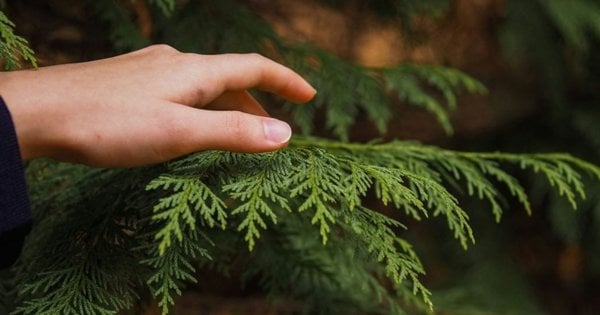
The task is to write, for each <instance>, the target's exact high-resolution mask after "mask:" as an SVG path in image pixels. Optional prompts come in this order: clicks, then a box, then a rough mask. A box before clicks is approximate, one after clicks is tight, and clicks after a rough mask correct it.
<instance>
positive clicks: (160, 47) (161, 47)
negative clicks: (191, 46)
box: [147, 44, 179, 53]
mask: <svg viewBox="0 0 600 315" xmlns="http://www.w3.org/2000/svg"><path fill="white" fill-rule="evenodd" d="M147 49H148V51H150V52H155V53H176V52H179V51H178V50H177V49H175V48H173V47H172V46H170V45H167V44H156V45H152V46H149V47H148V48H147Z"/></svg>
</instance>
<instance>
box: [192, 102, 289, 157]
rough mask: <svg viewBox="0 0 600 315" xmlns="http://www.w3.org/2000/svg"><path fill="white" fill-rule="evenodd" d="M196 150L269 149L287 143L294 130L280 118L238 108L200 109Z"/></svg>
mask: <svg viewBox="0 0 600 315" xmlns="http://www.w3.org/2000/svg"><path fill="white" fill-rule="evenodd" d="M196 113H197V114H199V116H197V118H198V121H199V122H200V124H199V125H197V128H194V132H193V134H194V135H193V138H194V143H196V144H197V147H196V148H194V149H195V150H196V151H201V150H207V149H216V150H224V151H234V152H249V153H251V152H267V151H273V150H276V149H279V148H282V147H285V146H287V143H288V141H289V140H290V137H291V136H292V129H291V128H290V126H289V125H288V124H287V123H285V122H283V121H280V120H277V119H274V118H270V117H261V116H256V115H251V114H247V113H243V112H238V111H210V110H196Z"/></svg>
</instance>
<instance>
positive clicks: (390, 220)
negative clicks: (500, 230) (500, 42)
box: [15, 138, 600, 314]
mask: <svg viewBox="0 0 600 315" xmlns="http://www.w3.org/2000/svg"><path fill="white" fill-rule="evenodd" d="M42 162H43V161H42ZM499 163H509V164H514V165H516V166H518V167H520V168H523V169H526V170H531V171H533V172H538V173H540V174H541V175H543V177H544V178H546V181H547V182H548V183H549V184H550V185H553V186H554V187H555V188H556V190H557V191H558V192H559V194H561V195H563V196H564V197H565V200H567V201H576V200H577V199H576V198H578V197H580V198H583V197H585V194H584V191H583V190H582V182H581V175H580V172H581V171H584V172H586V173H590V174H592V175H593V176H594V177H596V178H598V179H600V170H599V169H598V168H596V167H594V166H592V165H591V164H588V163H586V162H583V161H581V160H578V159H575V158H573V157H571V156H569V155H563V154H533V155H515V154H506V153H472V152H471V153H463V152H457V151H450V150H444V149H440V148H436V147H431V146H425V145H421V144H418V143H414V142H400V141H395V142H391V143H385V144H351V143H341V142H335V141H330V140H324V139H317V138H295V139H294V140H293V141H292V144H291V146H290V147H289V148H287V149H283V150H280V151H277V152H273V153H264V154H238V153H228V152H217V151H209V152H202V153H197V154H193V155H190V156H188V157H185V158H183V159H181V160H178V161H176V162H173V163H170V164H169V165H168V166H167V167H166V168H163V167H155V168H152V169H140V170H117V171H110V170H105V171H103V170H89V171H87V172H84V173H81V172H80V171H77V172H73V173H72V174H74V175H75V176H74V177H71V178H69V177H68V176H67V177H65V176H64V175H60V176H59V177H60V178H62V180H61V182H62V184H61V185H60V187H61V191H60V193H57V194H47V195H37V197H36V198H38V200H37V201H38V202H36V203H35V204H36V205H37V209H36V213H38V215H40V214H43V216H42V217H40V220H39V222H38V224H37V225H36V227H35V229H34V231H33V232H32V233H33V234H32V235H33V236H32V238H30V239H29V240H28V242H27V245H26V247H25V253H24V256H23V257H22V261H21V262H20V263H19V264H18V265H17V266H16V267H15V276H16V277H17V278H16V279H18V283H19V285H18V288H19V297H20V298H19V299H20V302H19V305H20V306H18V308H17V310H18V312H20V313H23V314H37V313H43V312H48V313H53V312H59V313H67V314H70V313H78V312H79V313H81V312H83V313H89V314H114V313H115V312H116V311H117V310H120V309H126V308H130V307H132V306H133V303H134V302H135V301H136V299H138V296H139V294H140V293H139V292H143V291H145V290H146V289H145V288H147V289H149V291H150V292H151V293H152V294H153V295H154V296H155V297H156V298H157V299H158V300H159V304H160V306H161V307H162V309H163V313H165V314H166V313H168V310H169V307H170V306H171V305H172V304H173V301H174V300H173V297H174V296H175V295H179V294H181V292H182V291H181V290H182V289H181V288H182V286H183V285H184V284H185V283H194V282H195V281H196V278H195V276H194V274H195V271H196V270H197V267H196V266H197V263H198V262H202V261H206V260H207V259H210V258H211V257H212V259H214V261H215V263H223V264H225V265H227V264H228V261H230V259H231V258H227V257H228V256H227V255H225V256H223V255H222V254H220V252H219V251H220V250H221V248H223V249H227V248H239V245H240V243H239V240H242V241H244V242H245V243H246V244H247V246H248V247H249V249H250V250H252V252H247V254H246V255H248V254H250V253H253V255H251V257H261V258H260V259H259V258H252V259H250V260H248V259H247V258H246V259H245V260H244V261H245V263H246V264H249V266H248V270H249V271H248V275H247V277H249V278H252V277H256V276H259V277H267V278H264V279H263V284H264V288H265V289H266V290H269V291H268V292H271V294H275V295H279V296H286V295H287V296H291V297H303V298H306V299H307V301H311V300H312V301H314V302H315V304H314V305H313V304H311V303H309V304H307V307H308V308H309V309H312V308H314V309H315V310H319V312H320V311H324V309H323V308H318V307H317V305H320V304H319V303H317V300H319V301H322V300H320V299H321V298H323V299H325V298H330V297H332V294H333V292H332V290H334V289H335V288H338V289H339V290H341V291H340V292H348V291H347V290H349V287H348V286H355V285H356V284H354V281H358V279H362V280H361V281H366V282H365V284H364V285H363V289H362V290H364V294H366V295H367V296H370V298H371V299H372V301H384V300H385V301H396V298H394V297H393V294H394V292H393V291H390V290H388V289H384V288H382V287H381V285H380V284H378V280H377V278H373V275H375V274H378V273H381V274H382V275H385V277H387V278H388V279H389V281H390V282H391V283H395V284H397V285H398V288H405V287H406V285H407V284H409V286H410V287H411V289H410V290H408V291H402V292H404V293H402V294H407V293H408V292H411V294H415V295H419V296H420V297H421V300H420V303H422V304H424V305H431V302H430V291H429V290H428V289H427V288H426V287H425V286H424V285H423V283H422V282H421V280H420V277H421V276H422V275H423V274H424V273H425V269H424V267H423V265H422V263H421V262H420V259H419V257H418V255H417V253H416V251H415V250H414V249H413V246H412V245H411V243H410V242H408V241H407V240H406V239H405V238H403V237H402V231H403V230H405V229H407V228H409V224H408V223H407V222H410V220H413V219H414V220H425V219H428V220H431V219H434V218H436V217H439V216H441V217H443V218H444V219H445V221H446V224H447V226H448V228H449V229H450V231H451V232H452V234H453V235H454V236H455V237H456V238H457V240H458V241H459V242H460V243H461V244H462V245H463V246H467V245H468V243H469V242H471V241H473V240H474V235H473V232H472V230H471V227H470V225H469V222H468V216H467V213H466V210H465V209H464V208H463V206H461V205H460V204H461V203H460V201H459V200H460V198H459V195H458V194H459V193H460V191H462V189H459V190H450V189H448V188H446V187H453V186H452V185H451V184H449V183H450V182H452V183H454V184H455V185H457V187H459V186H462V187H465V190H464V191H465V192H466V194H467V195H469V196H472V197H474V198H478V199H485V200H488V202H489V203H490V205H491V208H492V211H493V212H494V214H495V216H496V218H497V219H499V215H500V213H501V211H500V209H499V208H500V207H501V206H500V204H501V203H500V201H499V200H500V198H501V192H500V191H499V189H498V187H497V186H498V185H497V184H495V183H492V182H493V181H497V182H498V183H501V184H504V185H505V186H507V191H508V192H509V193H510V194H512V195H514V196H516V198H517V200H518V201H520V202H522V203H523V205H524V207H525V208H528V198H527V196H526V195H525V193H524V188H523V187H522V186H521V185H520V184H519V182H518V181H517V180H516V179H515V178H513V177H512V176H510V175H508V174H507V173H506V172H505V171H504V170H503V169H501V168H500V165H499ZM42 164H43V165H44V166H39V167H36V165H32V166H31V167H30V168H29V170H30V171H31V172H32V173H30V174H31V175H32V176H35V177H37V181H38V182H39V181H42V182H43V181H46V180H47V181H48V183H52V182H55V181H56V177H55V176H54V175H55V174H65V167H66V168H69V166H65V165H62V164H56V165H54V164H47V162H45V163H44V162H43V163H42ZM71 168H73V170H77V169H78V168H80V167H71ZM41 170H43V171H41ZM55 172H56V173H55ZM142 174H145V176H144V175H142ZM141 178H146V179H145V181H147V183H148V185H147V187H146V189H150V190H145V189H143V186H141V185H143V180H140V179H141ZM152 178H154V179H152ZM109 183H119V184H118V185H114V184H112V185H113V187H111V188H110V189H106V188H104V189H97V187H109V186H110V185H109ZM42 186H44V185H42ZM81 191H87V193H83V194H82V193H80V192H81ZM107 196H110V198H107ZM369 196H373V197H375V198H376V199H377V200H379V202H375V203H374V202H373V200H370V197H369ZM57 199H58V200H60V202H56V200H57ZM92 200H94V203H90V202H91V201H92ZM99 200H101V202H99ZM385 204H387V205H389V206H393V207H394V208H396V209H398V210H399V212H397V213H395V214H392V215H391V217H388V216H387V215H383V214H381V213H380V212H379V211H377V210H376V209H377V208H379V207H381V206H383V205H385ZM574 205H575V204H574ZM90 213H93V214H94V215H90ZM58 227H60V228H58ZM290 229H291V230H293V231H295V232H293V233H292V232H291V230H290ZM265 233H266V234H265ZM273 233H275V234H273ZM288 233H289V234H288ZM223 235H231V237H229V238H223ZM234 235H237V236H234ZM311 235H312V236H311ZM273 237H275V239H279V238H283V240H282V241H283V242H284V243H286V244H288V245H287V246H291V247H288V249H289V250H290V251H291V252H285V248H283V249H281V250H282V251H284V252H281V251H275V253H273V252H271V253H270V254H269V255H270V256H266V257H263V255H264V252H265V251H269V250H270V251H273V249H272V248H277V246H271V245H269V244H270V243H271V242H273V241H274V240H273ZM315 237H318V238H315ZM209 239H215V240H216V241H213V242H214V244H215V246H216V247H215V248H214V250H213V246H212V245H210V244H212V242H211V241H208V243H206V242H204V243H205V245H202V243H203V242H200V240H209ZM259 239H260V240H261V241H259ZM263 239H264V240H263ZM309 239H312V240H313V241H311V242H309V243H306V242H307V240H309ZM318 239H321V242H318V241H317V240H318ZM73 240H76V241H73ZM324 241H327V244H326V245H323V244H322V242H324ZM263 242H264V244H263ZM302 244H304V245H302ZM309 244H311V245H310V246H309ZM342 244H343V245H342ZM207 245H208V246H207ZM298 246H300V247H301V248H298ZM303 246H309V248H308V249H307V248H305V247H303ZM265 247H266V248H271V249H266V248H265ZM317 248H318V249H317ZM340 251H341V252H340ZM213 252H214V253H213ZM319 252H322V254H317V253H319ZM284 254H285V255H284ZM287 254H289V255H287ZM243 255H244V254H239V253H238V254H234V256H243ZM277 255H284V256H281V258H279V259H286V260H289V257H290V255H291V256H293V255H307V256H306V257H304V258H302V259H300V260H299V261H298V262H294V263H293V264H292V263H291V262H290V263H289V264H286V265H282V266H280V267H279V269H278V270H280V271H281V272H283V271H284V270H285V272H291V270H289V269H288V268H292V269H295V268H300V270H304V271H296V272H297V273H296V274H297V276H295V277H300V278H289V279H288V280H286V281H292V282H290V283H293V281H296V280H298V279H304V277H308V278H306V279H304V280H298V281H300V282H302V283H304V284H303V285H304V289H302V290H301V289H300V288H291V287H290V286H288V285H283V284H282V285H281V286H278V285H275V284H273V281H275V280H274V279H279V278H280V277H284V275H285V273H276V272H275V271H273V270H272V264H274V263H277V261H279V259H274V258H273V256H277ZM312 255H317V256H312ZM319 255H324V256H323V257H321V258H317V257H319ZM57 257H58V258H57ZM311 257H313V258H311ZM325 257H328V258H325ZM344 257H345V258H344ZM354 258H357V259H358V260H354ZM240 259H242V258H240ZM271 259H273V260H271ZM315 259H316V260H315ZM323 259H325V261H322V260H323ZM337 259H342V261H348V260H350V261H353V263H352V264H350V265H348V266H347V268H356V265H355V264H356V263H358V265H359V266H362V267H361V268H364V270H363V271H361V272H365V273H362V274H360V275H357V276H356V277H358V278H350V279H342V278H344V277H345V276H344V277H342V274H339V273H338V272H337V270H336V269H335V268H333V267H327V266H334V265H335V264H336V263H337ZM327 261H329V262H327ZM321 263H323V265H321ZM340 263H341V262H340ZM348 263H350V262H349V261H348ZM311 264H312V265H311ZM342 264H343V263H342ZM269 266H271V267H269ZM352 266H354V267H352ZM306 268H308V269H306ZM331 268H333V269H331ZM345 268H346V267H345ZM351 270H353V269H351ZM369 270H370V271H369ZM269 272H272V274H268V273H269ZM304 272H308V274H307V275H303V273H304ZM353 272H355V271H350V270H349V273H353ZM309 274H313V275H314V277H312V278H311V277H309V276H308V275H309ZM273 277H277V278H273ZM340 277H341V278H340ZM117 279H118V280H117ZM267 279H271V280H268V281H267ZM294 279H296V280H294ZM327 279H329V280H327ZM322 281H325V282H322ZM77 288H82V289H81V290H78V289H77ZM308 288H313V290H312V291H311V290H308ZM317 289H318V290H323V291H322V292H321V291H315V290H317ZM338 293H339V292H338ZM321 294H323V296H321V297H320V295H321ZM340 294H341V293H340ZM309 295H310V297H308V296H309ZM345 298H347V299H350V300H354V301H356V305H354V306H353V307H355V309H362V310H368V309H370V308H372V307H375V308H381V307H383V306H374V305H373V304H368V303H366V302H365V301H362V300H361V299H358V298H356V297H352V294H350V293H348V295H347V296H346V297H345ZM404 298H406V297H404ZM315 299H317V300H315ZM329 303H334V302H333V301H329ZM390 303H391V302H390ZM310 305H313V306H310ZM392 305H395V306H392ZM334 306H335V303H334V304H330V305H328V306H326V307H325V306H323V307H325V309H329V307H334ZM406 307H407V306H406V305H404V304H398V302H394V303H392V304H390V305H388V307H384V308H383V309H381V311H382V312H384V313H390V312H392V311H393V309H396V310H397V311H398V312H400V311H401V310H403V309H404V310H406ZM315 312H316V311H315Z"/></svg>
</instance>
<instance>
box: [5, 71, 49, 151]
mask: <svg viewBox="0 0 600 315" xmlns="http://www.w3.org/2000/svg"><path fill="white" fill-rule="evenodd" d="M30 72H31V71H13V72H0V96H2V98H3V99H4V102H5V104H6V107H7V108H8V111H9V113H10V115H11V118H12V121H13V124H14V127H15V133H16V135H17V141H18V143H19V149H20V151H21V157H22V158H23V159H24V160H29V159H32V158H36V157H40V156H43V155H44V148H45V147H46V143H47V141H46V140H47V139H46V138H47V135H48V134H47V132H45V130H46V129H47V127H48V122H47V121H43V120H42V118H43V116H44V115H45V114H44V112H43V111H41V109H42V108H43V106H40V105H41V104H36V103H38V102H36V100H35V99H33V98H32V93H31V90H32V89H33V90H34V89H35V87H33V80H31V79H30V78H28V76H29V75H30ZM46 131H47V130H46Z"/></svg>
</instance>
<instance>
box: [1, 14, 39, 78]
mask: <svg viewBox="0 0 600 315" xmlns="http://www.w3.org/2000/svg"><path fill="white" fill-rule="evenodd" d="M14 27H15V24H14V23H13V22H12V21H11V20H9V19H8V17H7V16H6V15H5V14H4V12H2V11H0V38H1V39H0V60H2V61H4V69H5V70H12V69H16V68H20V67H21V59H23V61H25V62H27V61H28V62H30V63H31V65H32V66H33V67H37V61H36V59H35V55H34V52H33V50H32V49H31V48H29V45H28V43H27V40H26V39H25V38H23V37H21V36H18V35H15V33H14V31H13V30H14Z"/></svg>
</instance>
